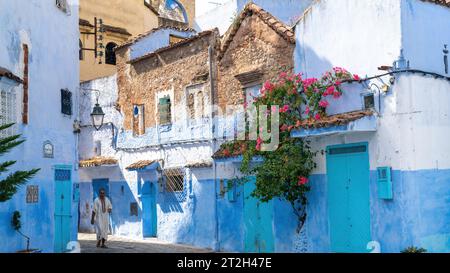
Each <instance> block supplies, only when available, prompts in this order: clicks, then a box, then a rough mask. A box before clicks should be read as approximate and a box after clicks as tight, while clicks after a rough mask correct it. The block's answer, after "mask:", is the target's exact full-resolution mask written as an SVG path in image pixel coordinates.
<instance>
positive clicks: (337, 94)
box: [333, 91, 342, 99]
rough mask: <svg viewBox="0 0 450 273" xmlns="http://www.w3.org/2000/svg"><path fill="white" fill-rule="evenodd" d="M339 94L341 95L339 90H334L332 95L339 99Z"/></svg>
mask: <svg viewBox="0 0 450 273" xmlns="http://www.w3.org/2000/svg"><path fill="white" fill-rule="evenodd" d="M341 96H342V94H341V93H340V92H338V91H336V92H334V93H333V97H334V98H335V99H339V98H340V97H341Z"/></svg>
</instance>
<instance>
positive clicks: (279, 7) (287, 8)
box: [194, 0, 313, 34]
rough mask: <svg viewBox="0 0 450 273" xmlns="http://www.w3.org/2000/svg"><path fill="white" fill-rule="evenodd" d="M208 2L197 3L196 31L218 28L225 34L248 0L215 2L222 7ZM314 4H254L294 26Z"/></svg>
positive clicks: (261, 0) (299, 0)
mask: <svg viewBox="0 0 450 273" xmlns="http://www.w3.org/2000/svg"><path fill="white" fill-rule="evenodd" d="M205 2H212V1H207V0H197V1H196V3H195V4H196V6H197V7H196V11H197V10H198V12H197V13H196V18H195V24H194V25H195V29H196V30H198V31H200V30H207V29H212V28H215V27H217V28H218V29H219V32H220V34H224V33H225V32H226V31H227V30H228V28H229V27H230V25H231V24H232V23H233V20H234V18H235V17H236V16H237V15H238V14H239V13H240V12H241V11H242V9H243V8H244V7H245V5H246V4H247V3H248V2H249V1H248V0H228V1H223V0H219V1H214V2H217V3H220V4H221V5H214V4H211V3H205ZM311 2H313V0H283V1H273V0H254V1H253V3H255V4H257V5H259V6H261V7H262V8H263V9H265V10H266V11H268V12H270V13H271V14H272V15H273V16H275V17H277V18H278V19H280V20H281V21H282V22H284V23H285V24H287V25H289V26H292V25H294V23H295V22H296V20H297V19H298V18H299V17H300V16H301V15H302V13H303V11H304V10H305V9H306V8H307V7H308V6H309V5H310V4H311Z"/></svg>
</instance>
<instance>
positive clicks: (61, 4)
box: [55, 0, 70, 15]
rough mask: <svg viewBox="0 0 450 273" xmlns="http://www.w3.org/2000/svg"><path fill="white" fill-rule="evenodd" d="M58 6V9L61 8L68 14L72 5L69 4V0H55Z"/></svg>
mask: <svg viewBox="0 0 450 273" xmlns="http://www.w3.org/2000/svg"><path fill="white" fill-rule="evenodd" d="M55 4H56V7H57V8H58V9H60V10H61V11H62V12H64V13H66V14H68V15H69V14H70V7H69V4H68V3H67V0H56V1H55Z"/></svg>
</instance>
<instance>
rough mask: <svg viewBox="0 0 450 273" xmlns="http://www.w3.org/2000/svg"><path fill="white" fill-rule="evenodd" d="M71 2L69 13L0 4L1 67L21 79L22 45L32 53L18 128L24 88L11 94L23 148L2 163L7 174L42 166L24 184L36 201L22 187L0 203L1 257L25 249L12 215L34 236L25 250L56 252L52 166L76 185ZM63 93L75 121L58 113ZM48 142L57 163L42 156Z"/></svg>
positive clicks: (40, 3)
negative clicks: (65, 170)
mask: <svg viewBox="0 0 450 273" xmlns="http://www.w3.org/2000/svg"><path fill="white" fill-rule="evenodd" d="M68 3H69V4H70V10H71V13H70V15H69V14H66V13H64V12H62V11H61V10H59V9H58V8H57V7H56V5H55V1H53V0H32V1H30V0H18V1H3V0H2V1H0V25H1V27H0V48H1V49H2V50H0V66H2V67H5V68H7V69H9V70H11V71H12V72H13V73H14V74H15V75H18V76H19V77H21V78H23V76H24V75H23V71H24V64H23V57H24V56H23V55H24V53H23V44H27V45H28V48H29V64H28V66H29V67H28V68H29V72H28V74H29V75H28V82H29V90H28V124H23V123H22V119H21V117H22V115H21V113H22V110H23V108H22V106H23V105H22V94H23V93H22V92H23V86H22V85H19V86H18V87H16V88H15V89H14V92H15V94H16V111H17V121H16V122H17V125H16V128H17V131H16V132H17V133H18V134H22V137H23V138H25V139H26V142H25V143H23V144H21V145H20V146H18V147H16V148H14V149H13V150H12V151H11V152H9V153H7V154H5V155H2V158H1V161H2V162H3V161H7V160H16V161H17V163H16V164H15V165H14V166H13V168H11V171H15V170H29V169H32V168H41V170H40V172H39V173H38V174H37V175H36V176H35V178H33V179H31V180H30V181H29V182H28V183H27V185H36V186H39V201H38V203H26V186H23V187H21V188H20V190H19V191H18V192H17V194H16V195H15V196H14V197H13V199H12V200H9V201H7V202H5V203H0V234H1V235H0V252H15V251H19V250H24V249H25V247H26V240H25V239H24V238H23V237H21V236H20V235H19V234H18V233H17V232H15V231H14V230H13V229H12V228H11V216H12V213H13V212H14V211H15V210H18V211H20V213H21V214H22V232H23V233H24V234H26V235H28V236H30V237H31V245H30V247H31V248H38V249H41V250H43V251H44V252H53V251H54V235H55V221H54V219H55V217H54V214H55V202H56V201H55V181H54V176H55V167H56V166H58V165H68V166H70V168H71V170H72V182H73V184H75V183H77V182H78V172H77V168H76V162H77V157H76V154H77V146H76V134H74V133H73V122H74V120H75V119H76V114H77V111H78V109H77V108H76V106H75V105H77V99H78V83H79V71H78V45H77V43H75V42H74V41H77V39H78V0H71V1H68ZM68 41H71V42H68ZM2 81H3V79H2ZM65 88H67V89H69V90H70V91H71V92H72V102H73V106H72V107H73V108H72V110H73V115H72V116H67V115H64V114H62V113H61V106H60V105H61V95H60V94H61V93H60V92H61V91H60V90H61V89H65ZM0 89H3V86H0ZM45 141H51V143H52V144H53V145H54V158H44V157H43V151H42V150H43V143H44V142H45ZM2 175H6V173H3V174H2ZM72 205H73V206H72V209H71V212H72V218H71V228H70V239H71V240H76V238H77V207H76V203H75V202H73V203H72Z"/></svg>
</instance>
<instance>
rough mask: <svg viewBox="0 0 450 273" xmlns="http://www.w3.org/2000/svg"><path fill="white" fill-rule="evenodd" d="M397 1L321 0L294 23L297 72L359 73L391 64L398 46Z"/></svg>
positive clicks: (310, 73) (398, 20) (369, 73)
mask: <svg viewBox="0 0 450 273" xmlns="http://www.w3.org/2000/svg"><path fill="white" fill-rule="evenodd" d="M400 1H401V0H383V1H378V0H364V1H360V0H339V1H336V0H321V1H317V2H315V3H314V4H313V5H312V6H311V7H310V9H308V10H307V12H306V13H305V15H304V17H303V18H302V19H301V20H300V21H299V23H298V24H297V26H296V39H297V46H296V50H295V69H296V72H303V73H305V74H306V75H307V76H309V77H313V76H314V77H318V76H321V75H322V74H323V73H324V72H325V71H327V70H330V69H331V68H332V67H335V66H339V67H344V68H346V69H347V70H349V71H351V72H353V73H356V74H360V75H361V76H365V75H366V74H368V75H373V74H377V73H379V71H378V70H377V68H378V67H379V66H381V65H392V62H393V61H394V60H396V59H397V58H398V56H399V54H400V48H401V25H400V17H401V16H400V15H401V8H400V7H401V5H400Z"/></svg>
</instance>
